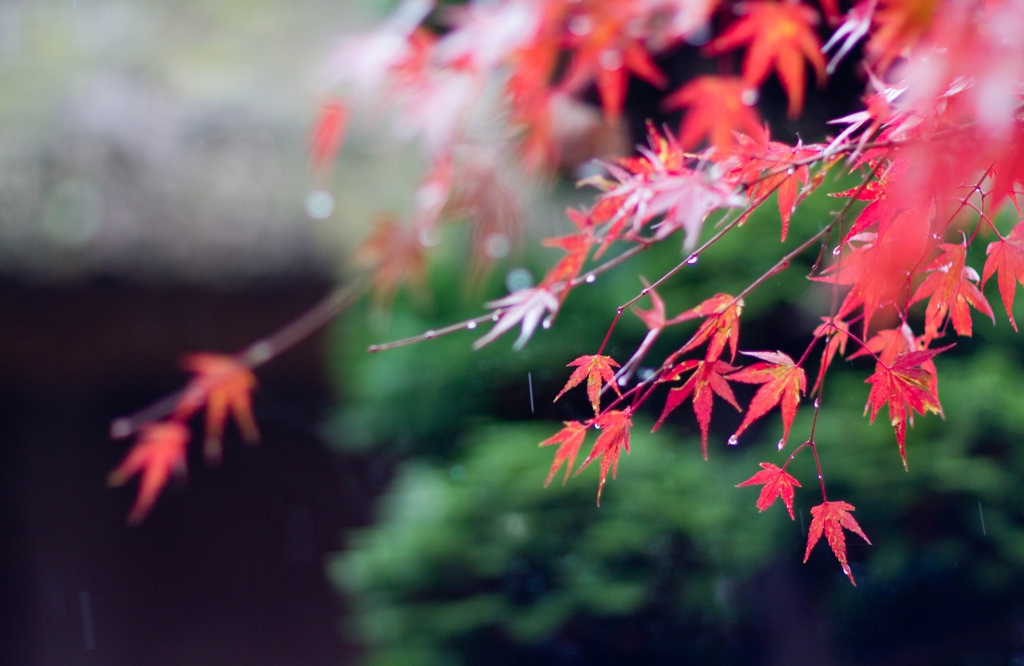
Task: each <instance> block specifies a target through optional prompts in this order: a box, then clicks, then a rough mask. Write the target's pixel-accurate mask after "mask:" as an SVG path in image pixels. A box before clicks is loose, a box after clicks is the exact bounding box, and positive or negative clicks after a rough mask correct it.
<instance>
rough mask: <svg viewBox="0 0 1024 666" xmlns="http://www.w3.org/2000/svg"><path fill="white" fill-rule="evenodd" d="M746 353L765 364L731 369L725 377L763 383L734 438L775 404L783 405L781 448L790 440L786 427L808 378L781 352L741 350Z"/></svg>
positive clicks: (794, 413)
mask: <svg viewBox="0 0 1024 666" xmlns="http://www.w3.org/2000/svg"><path fill="white" fill-rule="evenodd" d="M743 354H746V355H747V356H753V357H754V358H759V359H761V360H762V361H764V363H755V364H754V365H750V366H747V367H746V368H743V369H742V370H740V371H739V372H734V373H732V374H731V375H729V376H728V377H727V378H726V379H729V380H730V381H736V382H743V383H745V384H763V386H762V387H761V388H759V389H758V390H757V393H755V394H754V399H753V400H751V401H750V407H748V408H747V415H746V417H745V418H744V419H743V423H741V424H740V427H739V428H738V429H737V430H736V433H735V434H734V435H733V437H739V436H740V435H742V434H743V431H744V430H746V429H747V428H748V427H749V426H750V424H752V423H753V422H754V421H756V420H757V419H759V418H761V417H762V416H764V415H765V414H767V413H768V411H769V410H771V408H772V407H774V406H775V405H781V408H782V440H780V441H779V448H780V449H781V448H782V447H783V446H784V445H785V443H786V440H787V439H789V427H790V426H791V425H793V419H794V418H795V417H796V408H797V405H799V404H800V395H801V394H802V393H806V392H807V377H806V376H805V375H804V370H803V368H801V367H799V366H797V365H796V364H795V363H794V362H793V359H792V358H790V357H789V356H788V355H786V354H783V353H782V352H743Z"/></svg>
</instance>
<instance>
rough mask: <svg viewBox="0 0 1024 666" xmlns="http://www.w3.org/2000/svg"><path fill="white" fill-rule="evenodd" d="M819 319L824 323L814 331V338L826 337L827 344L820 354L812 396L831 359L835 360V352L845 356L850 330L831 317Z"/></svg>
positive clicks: (839, 320) (844, 324)
mask: <svg viewBox="0 0 1024 666" xmlns="http://www.w3.org/2000/svg"><path fill="white" fill-rule="evenodd" d="M821 319H822V321H824V322H825V323H824V324H821V325H819V326H818V327H817V328H816V329H814V337H815V338H820V337H821V336H827V337H828V342H826V343H825V349H824V350H823V351H822V352H821V367H820V368H819V369H818V378H817V379H816V380H815V381H814V386H813V387H812V388H811V393H812V394H813V393H814V392H815V391H817V390H818V385H819V384H821V381H822V379H824V377H825V372H826V371H827V370H828V368H829V366H831V365H832V359H833V358H835V355H836V352H839V353H840V354H845V353H846V343H847V342H849V340H850V328H849V327H848V326H847V325H846V322H844V321H842V320H841V319H835V318H832V317H822V318H821Z"/></svg>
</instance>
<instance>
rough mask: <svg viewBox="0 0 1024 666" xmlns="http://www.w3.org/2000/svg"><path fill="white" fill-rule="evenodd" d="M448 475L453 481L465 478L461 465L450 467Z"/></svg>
mask: <svg viewBox="0 0 1024 666" xmlns="http://www.w3.org/2000/svg"><path fill="white" fill-rule="evenodd" d="M448 474H449V475H450V476H451V477H452V478H453V479H456V480H458V479H461V478H463V477H464V476H466V468H465V467H463V466H462V465H452V466H451V469H449V470H448Z"/></svg>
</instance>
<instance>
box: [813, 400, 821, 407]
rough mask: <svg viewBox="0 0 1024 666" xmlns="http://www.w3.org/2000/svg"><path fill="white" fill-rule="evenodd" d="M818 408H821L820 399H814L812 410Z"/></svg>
mask: <svg viewBox="0 0 1024 666" xmlns="http://www.w3.org/2000/svg"><path fill="white" fill-rule="evenodd" d="M820 407H821V398H815V399H814V408H815V409H818V408H820Z"/></svg>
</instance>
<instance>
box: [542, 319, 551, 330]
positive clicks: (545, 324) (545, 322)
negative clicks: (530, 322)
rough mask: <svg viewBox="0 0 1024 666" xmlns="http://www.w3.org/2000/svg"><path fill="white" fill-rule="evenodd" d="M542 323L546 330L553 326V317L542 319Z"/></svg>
mask: <svg viewBox="0 0 1024 666" xmlns="http://www.w3.org/2000/svg"><path fill="white" fill-rule="evenodd" d="M540 325H541V327H543V328H544V329H545V330H546V329H549V328H551V317H548V318H547V319H545V320H544V321H542V322H541V323H540Z"/></svg>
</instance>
